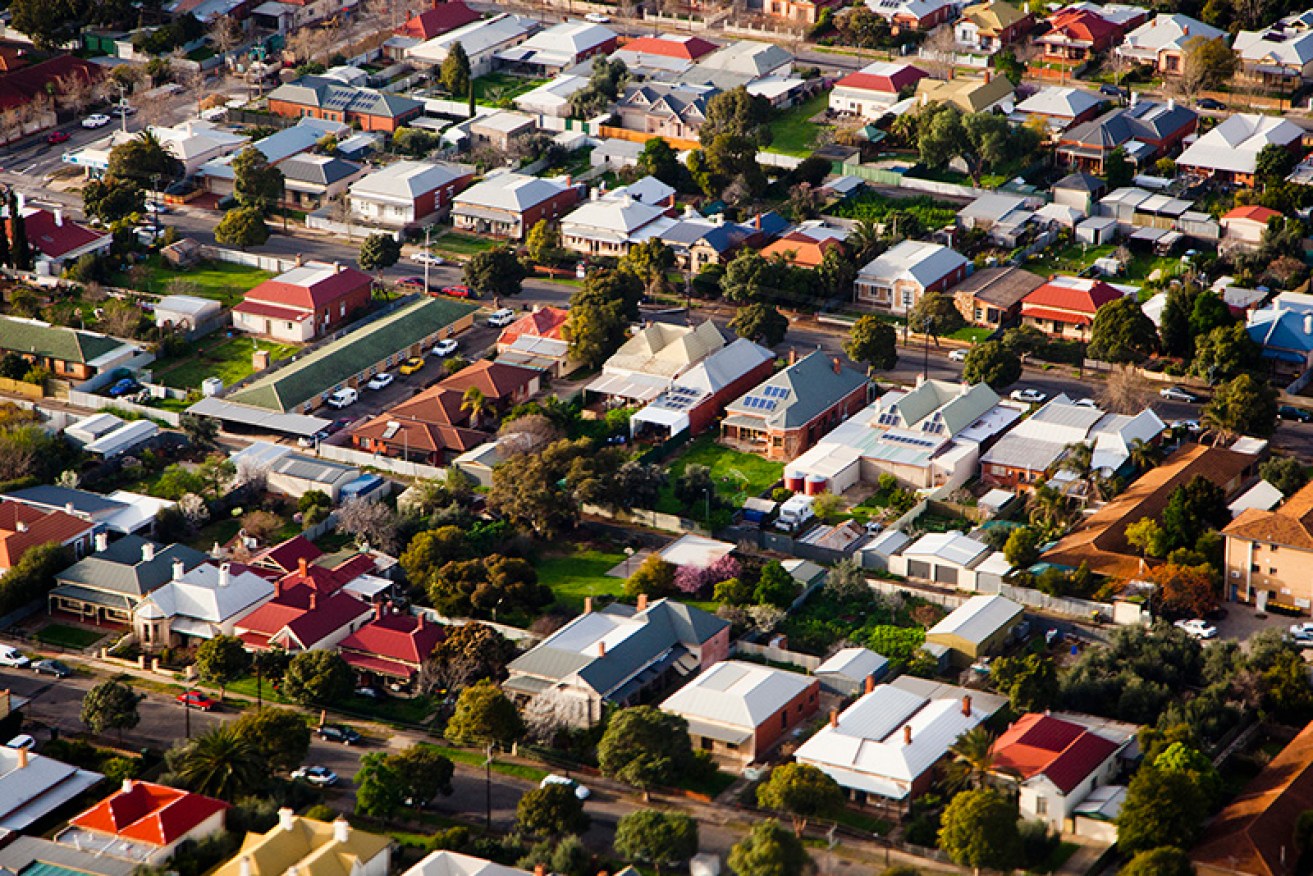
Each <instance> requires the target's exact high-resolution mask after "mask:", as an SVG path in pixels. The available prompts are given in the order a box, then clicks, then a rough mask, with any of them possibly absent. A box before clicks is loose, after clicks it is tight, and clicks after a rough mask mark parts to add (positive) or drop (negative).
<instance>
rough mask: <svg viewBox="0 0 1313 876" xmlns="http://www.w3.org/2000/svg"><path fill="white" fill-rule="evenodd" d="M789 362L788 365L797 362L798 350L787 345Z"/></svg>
mask: <svg viewBox="0 0 1313 876" xmlns="http://www.w3.org/2000/svg"><path fill="white" fill-rule="evenodd" d="M789 364H790V365H797V364H798V351H797V350H795V349H794V348H793V347H789Z"/></svg>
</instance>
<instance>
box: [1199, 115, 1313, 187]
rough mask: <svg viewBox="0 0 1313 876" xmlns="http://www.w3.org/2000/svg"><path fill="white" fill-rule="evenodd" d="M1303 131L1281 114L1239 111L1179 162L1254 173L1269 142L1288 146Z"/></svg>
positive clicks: (1295, 140) (1210, 168) (1207, 167)
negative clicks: (1260, 155) (1253, 113)
mask: <svg viewBox="0 0 1313 876" xmlns="http://www.w3.org/2000/svg"><path fill="white" fill-rule="evenodd" d="M1303 135H1304V131H1303V129H1302V128H1300V127H1299V126H1298V125H1296V124H1295V123H1294V122H1291V121H1287V120H1286V119H1283V118H1281V117H1280V116H1260V115H1251V114H1249V113H1238V114H1236V115H1234V116H1230V117H1229V118H1227V119H1226V120H1225V121H1223V122H1222V123H1221V124H1220V125H1218V126H1217V127H1216V128H1213V129H1212V130H1211V131H1209V132H1208V133H1207V134H1204V135H1203V136H1202V137H1200V138H1199V139H1198V140H1196V141H1195V142H1194V143H1192V144H1191V145H1190V146H1189V147H1188V148H1187V149H1186V150H1185V151H1184V152H1182V153H1181V157H1180V158H1178V159H1177V160H1176V163H1177V164H1178V165H1180V166H1183V167H1201V168H1205V169H1209V170H1224V171H1230V172H1233V173H1253V172H1254V168H1255V167H1256V166H1257V164H1258V153H1259V152H1262V151H1263V147H1264V146H1267V145H1268V144H1270V143H1275V144H1277V145H1278V146H1286V145H1289V144H1291V143H1295V142H1298V141H1299V139H1300V138H1301V137H1303Z"/></svg>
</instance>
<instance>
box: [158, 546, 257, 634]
mask: <svg viewBox="0 0 1313 876" xmlns="http://www.w3.org/2000/svg"><path fill="white" fill-rule="evenodd" d="M273 596H274V585H273V584H272V583H270V582H269V581H268V580H266V579H265V578H263V577H261V576H260V575H258V574H256V573H255V572H253V571H249V570H247V569H245V568H241V567H234V566H233V565H232V564H230V563H223V564H221V565H216V564H214V563H201V564H199V565H197V566H194V567H192V568H191V569H187V568H186V566H185V564H184V563H183V562H182V560H175V561H174V564H173V576H172V580H170V581H168V582H166V583H164V584H163V585H161V586H159V587H157V588H155V589H154V590H152V591H150V592H149V593H147V594H146V596H145V597H144V598H143V599H142V600H141V601H140V602H138V603H137V604H136V606H135V607H134V608H133V609H132V630H133V632H134V633H135V634H136V636H137V640H138V641H139V642H140V643H141V644H142V646H143V647H144V648H146V649H147V650H157V649H159V648H176V647H178V646H180V645H188V644H191V645H197V644H200V643H201V642H204V641H206V640H208V639H213V638H215V637H216V636H231V635H232V634H233V629H234V623H235V621H236V620H237V618H239V617H243V616H245V615H246V614H248V613H250V612H252V611H254V610H255V609H256V608H259V607H260V606H261V605H263V604H264V603H266V602H268V601H269V600H270V599H272V598H273Z"/></svg>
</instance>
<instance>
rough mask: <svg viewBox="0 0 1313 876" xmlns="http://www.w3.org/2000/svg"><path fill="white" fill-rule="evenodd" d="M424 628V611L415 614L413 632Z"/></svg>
mask: <svg viewBox="0 0 1313 876" xmlns="http://www.w3.org/2000/svg"><path fill="white" fill-rule="evenodd" d="M422 629H424V612H422V611H421V612H420V613H419V614H417V615H415V632H419V631H420V630H422Z"/></svg>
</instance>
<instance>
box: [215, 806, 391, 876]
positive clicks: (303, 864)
mask: <svg viewBox="0 0 1313 876" xmlns="http://www.w3.org/2000/svg"><path fill="white" fill-rule="evenodd" d="M280 819H282V821H283V823H280V824H275V825H274V826H273V827H271V828H269V830H267V831H265V832H264V833H263V834H258V833H248V834H247V835H246V838H245V839H244V840H243V841H242V846H241V848H240V849H238V851H237V854H235V855H233V856H232V857H231V858H229V859H228V860H227V861H226V862H224V863H223V864H221V865H220V866H219V868H218V869H217V870H215V871H214V872H213V876H242V874H243V873H244V872H248V868H249V874H250V876H284V874H286V873H287V872H288V871H289V870H292V871H294V872H295V873H297V874H299V876H355V874H358V873H360V872H362V871H363V870H364V868H365V866H366V865H367V864H369V863H370V862H371V861H373V860H374V859H375V858H377V857H378V856H379V855H384V854H387V850H388V848H389V847H390V846H391V845H392V842H393V840H392V837H390V836H382V835H379V834H374V833H366V832H365V831H363V830H357V829H356V828H353V827H351V826H350V825H347V824H345V822H341V823H339V824H329V823H328V822H325V821H315V820H313V819H310V818H303V817H301V816H299V815H292V814H290V813H288V814H287V815H286V816H280ZM339 831H341V832H342V833H344V834H345V841H342V840H339V839H338V837H337V834H338V832H339ZM376 870H377V871H382V870H386V867H375V868H370V872H375V871H376Z"/></svg>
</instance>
